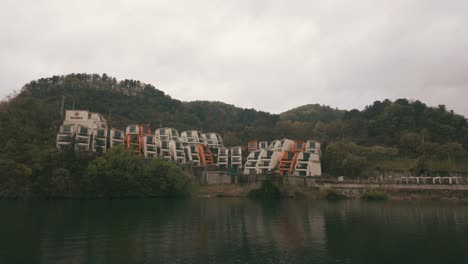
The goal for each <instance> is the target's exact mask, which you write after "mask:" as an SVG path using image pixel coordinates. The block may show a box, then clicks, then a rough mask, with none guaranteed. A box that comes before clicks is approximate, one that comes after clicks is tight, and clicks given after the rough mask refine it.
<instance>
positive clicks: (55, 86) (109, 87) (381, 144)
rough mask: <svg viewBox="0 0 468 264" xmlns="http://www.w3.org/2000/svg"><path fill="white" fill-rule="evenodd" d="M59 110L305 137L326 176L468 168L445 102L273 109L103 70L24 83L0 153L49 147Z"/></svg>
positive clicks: (23, 159) (465, 127)
mask: <svg viewBox="0 0 468 264" xmlns="http://www.w3.org/2000/svg"><path fill="white" fill-rule="evenodd" d="M62 96H64V97H65V109H72V108H73V107H74V109H84V110H90V111H93V112H99V113H101V114H103V115H104V116H105V117H106V118H108V122H109V123H110V125H111V126H112V127H116V128H120V129H123V128H125V126H126V125H128V124H132V123H147V124H150V126H151V127H152V128H153V129H154V128H157V127H159V126H160V125H161V124H162V125H163V126H169V127H175V128H177V129H178V130H179V131H183V130H186V129H200V130H203V131H204V132H208V131H215V132H219V133H220V134H222V135H223V136H224V138H225V142H226V144H227V145H245V144H246V143H247V141H248V140H251V139H264V140H272V139H275V138H283V137H288V138H293V139H299V140H304V139H310V138H315V139H318V140H320V141H321V142H322V145H323V148H324V150H323V152H324V160H323V161H324V162H323V168H324V171H325V172H326V173H329V174H332V175H349V176H356V175H364V174H368V173H369V172H370V171H375V170H381V169H384V170H385V169H388V168H396V169H408V170H415V171H418V172H419V171H425V172H426V171H428V172H435V171H468V168H467V167H466V165H464V162H463V161H464V159H465V158H466V155H467V152H468V151H467V150H468V122H467V119H466V118H465V117H463V116H461V115H458V114H456V113H454V112H453V111H448V110H447V109H446V107H445V106H442V105H441V106H438V107H429V106H427V105H425V104H424V103H422V102H420V101H409V100H406V99H399V100H396V101H394V102H392V101H389V100H385V101H383V102H381V101H376V102H374V103H373V104H372V105H369V106H368V107H366V108H365V109H364V110H362V111H358V110H352V111H345V110H338V109H334V108H331V107H328V106H321V105H317V104H315V105H306V106H301V107H298V108H295V109H292V110H290V111H287V112H284V113H282V114H280V115H274V114H270V113H266V112H261V111H257V110H254V109H243V108H239V107H235V106H233V105H229V104H225V103H222V102H208V101H195V102H181V101H179V100H176V99H173V98H171V97H170V96H168V95H166V94H165V93H164V92H162V91H160V90H158V89H156V88H155V87H154V86H152V85H150V84H144V83H141V82H139V81H135V80H123V81H117V80H116V79H115V78H112V77H109V76H107V75H105V74H103V75H97V74H71V75H67V76H54V77H51V78H44V79H39V80H36V81H32V82H30V83H28V84H26V85H25V86H24V87H23V88H22V89H21V91H20V92H19V94H18V95H16V96H14V97H12V98H9V99H8V100H6V101H4V102H2V103H1V104H0V122H1V126H0V159H1V158H3V159H5V158H8V159H9V160H14V161H15V162H18V163H21V164H27V163H28V162H29V161H28V157H27V155H33V154H25V153H30V152H31V149H37V150H41V151H43V150H44V149H53V148H54V142H55V135H56V132H57V130H58V128H59V125H60V123H61V118H60V115H59V109H60V103H61V100H62Z"/></svg>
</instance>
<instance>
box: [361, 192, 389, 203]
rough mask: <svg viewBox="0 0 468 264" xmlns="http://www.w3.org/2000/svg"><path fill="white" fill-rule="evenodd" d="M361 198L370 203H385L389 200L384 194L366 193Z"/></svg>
mask: <svg viewBox="0 0 468 264" xmlns="http://www.w3.org/2000/svg"><path fill="white" fill-rule="evenodd" d="M361 198H362V199H365V200H368V201H383V200H387V199H388V196H387V194H386V193H383V192H366V193H364V194H362V195H361Z"/></svg>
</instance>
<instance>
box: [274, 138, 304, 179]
mask: <svg viewBox="0 0 468 264" xmlns="http://www.w3.org/2000/svg"><path fill="white" fill-rule="evenodd" d="M304 149H305V143H304V142H303V141H294V146H293V149H292V151H285V152H284V154H283V157H282V158H281V161H280V163H279V164H278V174H279V175H281V176H284V175H291V174H292V173H293V172H294V167H295V166H296V163H297V158H298V157H299V152H301V151H304Z"/></svg>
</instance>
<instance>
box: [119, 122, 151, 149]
mask: <svg viewBox="0 0 468 264" xmlns="http://www.w3.org/2000/svg"><path fill="white" fill-rule="evenodd" d="M150 134H151V129H150V128H149V127H147V126H145V125H138V131H137V132H135V133H127V135H126V136H125V143H126V146H127V148H129V149H134V153H135V154H141V150H142V148H143V143H144V136H146V135H150Z"/></svg>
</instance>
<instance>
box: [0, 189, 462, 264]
mask: <svg viewBox="0 0 468 264" xmlns="http://www.w3.org/2000/svg"><path fill="white" fill-rule="evenodd" d="M0 214H1V217H0V263H372V264H375V263H424V264H430V263H464V264H466V263H468V243H467V242H468V206H467V205H463V204H458V205H457V204H444V203H411V204H408V203H402V202H398V203H395V202H360V201H346V202H338V203H328V202H317V201H306V200H299V201H298V200H284V201H274V202H259V201H251V200H248V199H231V198H222V199H191V200H164V199H161V200H159V199H154V200H130V201H128V200H126V201H116V200H114V201H50V202H48V201H43V202H20V201H1V202H0Z"/></svg>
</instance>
